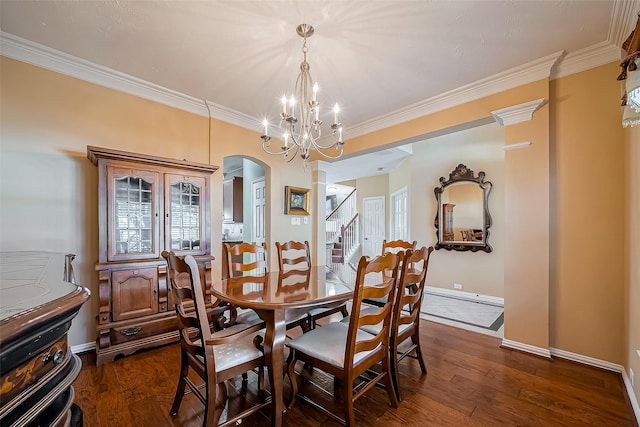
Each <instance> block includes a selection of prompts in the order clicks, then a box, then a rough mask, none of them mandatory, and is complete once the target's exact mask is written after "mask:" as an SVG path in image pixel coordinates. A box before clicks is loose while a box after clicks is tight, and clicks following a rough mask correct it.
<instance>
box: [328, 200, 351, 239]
mask: <svg viewBox="0 0 640 427" xmlns="http://www.w3.org/2000/svg"><path fill="white" fill-rule="evenodd" d="M356 213H357V211H356V190H355V189H354V190H353V191H352V192H351V193H349V195H348V196H347V197H346V198H345V199H344V200H343V201H342V202H340V204H339V205H338V206H336V208H335V209H334V210H333V211H332V212H331V213H330V214H329V215H327V218H326V226H327V236H326V241H327V243H335V242H337V241H338V238H339V237H340V233H341V231H342V229H341V227H342V226H343V225H346V224H348V223H349V222H350V221H351V220H353V218H354V217H355V215H356Z"/></svg>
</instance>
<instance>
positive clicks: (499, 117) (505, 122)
mask: <svg viewBox="0 0 640 427" xmlns="http://www.w3.org/2000/svg"><path fill="white" fill-rule="evenodd" d="M543 103H544V98H540V99H536V100H535V101H529V102H524V103H522V104H518V105H512V106H511V107H507V108H502V109H500V110H495V111H492V112H491V115H492V116H493V118H494V119H495V121H496V122H498V124H499V125H500V126H509V125H515V124H517V123H522V122H528V121H530V120H531V119H533V113H535V112H536V111H537V110H538V108H540V106H541V105H542V104H543Z"/></svg>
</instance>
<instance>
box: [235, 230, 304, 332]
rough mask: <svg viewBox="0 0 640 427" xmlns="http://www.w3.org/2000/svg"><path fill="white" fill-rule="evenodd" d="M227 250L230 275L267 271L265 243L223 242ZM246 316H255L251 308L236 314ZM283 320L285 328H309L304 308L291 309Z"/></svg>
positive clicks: (260, 274) (263, 273)
mask: <svg viewBox="0 0 640 427" xmlns="http://www.w3.org/2000/svg"><path fill="white" fill-rule="evenodd" d="M224 247H225V250H226V251H227V262H228V271H229V276H230V277H232V278H233V277H239V276H264V275H265V274H267V273H268V272H269V262H268V253H267V245H266V244H265V243H262V244H261V245H257V244H255V243H247V242H243V243H240V244H237V245H234V246H231V245H229V244H228V243H225V244H224ZM240 316H247V317H248V318H249V320H247V321H250V320H251V319H253V318H254V316H255V317H257V316H258V315H257V314H255V312H254V311H253V310H242V312H241V314H240V315H239V316H238V317H240ZM285 322H286V324H287V329H293V328H295V327H297V326H300V328H301V329H302V331H303V332H304V331H307V330H309V328H310V327H309V319H308V315H307V311H306V310H302V309H291V310H287V311H286V313H285Z"/></svg>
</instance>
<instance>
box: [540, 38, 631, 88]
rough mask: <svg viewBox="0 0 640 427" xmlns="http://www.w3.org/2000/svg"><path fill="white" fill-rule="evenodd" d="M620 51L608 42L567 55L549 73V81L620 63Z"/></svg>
mask: <svg viewBox="0 0 640 427" xmlns="http://www.w3.org/2000/svg"><path fill="white" fill-rule="evenodd" d="M620 53H621V49H620V48H619V47H616V46H615V45H613V44H611V43H610V42H608V41H604V42H600V43H598V44H594V45H593V46H589V47H586V48H584V49H580V50H577V51H575V52H572V53H570V54H568V55H567V56H566V57H564V58H563V59H562V61H560V62H559V63H558V65H557V66H556V67H554V69H553V70H552V71H551V76H550V79H551V80H555V79H558V78H560V77H566V76H569V75H571V74H575V73H579V72H581V71H586V70H590V69H591V68H595V67H599V66H601V65H604V64H608V63H610V62H618V61H620Z"/></svg>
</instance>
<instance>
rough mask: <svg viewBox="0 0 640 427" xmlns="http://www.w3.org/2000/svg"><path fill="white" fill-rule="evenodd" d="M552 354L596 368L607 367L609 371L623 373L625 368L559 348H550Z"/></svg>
mask: <svg viewBox="0 0 640 427" xmlns="http://www.w3.org/2000/svg"><path fill="white" fill-rule="evenodd" d="M549 350H551V355H552V356H557V357H562V358H563V359H567V360H571V361H573V362H578V363H582V364H583V365H589V366H595V367H596V368H601V369H606V370H607V371H613V372H618V373H622V372H623V371H624V368H623V367H622V365H618V364H617V363H611V362H607V361H606V360H601V359H596V358H594V357H589V356H584V355H582V354H578V353H572V352H570V351H566V350H560V349H558V348H553V347H551V348H549Z"/></svg>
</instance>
